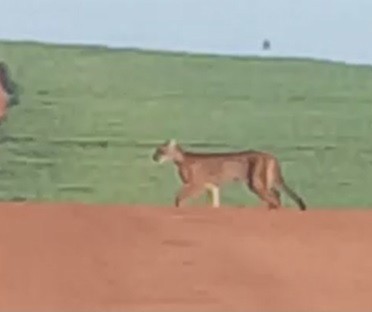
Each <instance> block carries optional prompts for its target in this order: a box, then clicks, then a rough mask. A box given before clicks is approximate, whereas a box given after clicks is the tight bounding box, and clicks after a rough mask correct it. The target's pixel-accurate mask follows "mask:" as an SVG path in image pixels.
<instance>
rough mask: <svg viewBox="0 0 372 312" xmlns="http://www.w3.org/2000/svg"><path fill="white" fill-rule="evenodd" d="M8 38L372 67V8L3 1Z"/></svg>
mask: <svg viewBox="0 0 372 312" xmlns="http://www.w3.org/2000/svg"><path fill="white" fill-rule="evenodd" d="M0 8H1V18H0V38H2V39H17V40H20V39H21V40H37V41H46V42H54V43H89V44H104V45H108V46H115V47H139V48H151V49H161V50H181V51H191V52H207V53H211V52H212V53H228V54H247V55H250V54H260V53H261V51H260V48H261V43H262V40H263V39H264V38H268V39H270V40H271V43H272V50H271V52H270V54H271V55H276V56H307V57H314V58H321V59H331V60H341V61H346V62H350V63H368V64H372V0H0Z"/></svg>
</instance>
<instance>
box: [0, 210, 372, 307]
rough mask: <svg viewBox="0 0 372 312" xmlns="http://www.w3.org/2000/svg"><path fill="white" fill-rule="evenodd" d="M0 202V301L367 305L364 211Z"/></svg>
mask: <svg viewBox="0 0 372 312" xmlns="http://www.w3.org/2000/svg"><path fill="white" fill-rule="evenodd" d="M157 208H158V209H154V208H153V207H124V206H122V207H120V206H110V207H101V206H87V205H75V204H69V205H67V204H59V205H47V204H6V203H3V204H0V311H9V312H11V311H38V312H41V311H48V312H49V311H54V312H55V311H64V312H68V311H74V312H75V311H105V312H107V311H133V312H136V311H151V312H152V311H156V312H157V311H164V312H166V311H172V312H178V311H180V312H181V311H182V312H183V311H187V312H193V311H200V312H208V311H221V312H222V311H224V312H232V311H248V310H250V311H265V312H269V311H288V312H290V311H293V312H301V311H306V312H307V311H312V312H315V311H322V312H323V311H367V310H368V311H372V296H371V294H372V211H368V210H364V211H363V210H313V211H308V212H305V213H301V212H298V211H297V210H295V209H282V210H280V211H276V212H269V211H267V210H265V209H263V208H254V209H253V208H252V209H239V208H221V209H212V208H205V207H195V208H191V207H189V208H182V209H176V208H160V207H157Z"/></svg>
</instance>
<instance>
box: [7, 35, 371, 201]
mask: <svg viewBox="0 0 372 312" xmlns="http://www.w3.org/2000/svg"><path fill="white" fill-rule="evenodd" d="M0 59H1V60H3V61H5V62H7V63H8V65H9V67H10V69H11V72H12V76H13V78H14V80H15V81H16V82H17V83H18V84H19V85H20V87H21V94H20V102H21V103H20V105H18V106H15V107H12V108H11V110H10V114H9V118H8V120H7V122H6V123H5V124H3V125H2V126H1V128H0V136H1V138H2V143H1V145H0V177H1V179H0V198H1V199H2V200H21V199H27V200H33V201H46V200H47V201H80V202H86V203H128V204H142V203H143V204H156V205H160V204H172V202H173V196H174V192H175V191H176V189H177V188H178V187H179V185H180V182H179V181H178V178H177V177H176V175H175V171H174V168H173V167H172V166H171V165H156V164H154V163H153V162H152V160H151V158H150V156H151V153H152V152H153V149H154V147H155V144H157V143H160V142H163V141H164V140H165V139H168V138H176V139H178V140H179V141H180V142H181V143H184V145H186V146H187V147H189V148H192V149H194V150H198V151H220V150H236V149H250V148H252V149H264V150H267V151H270V152H274V153H276V155H277V156H278V157H279V159H280V160H281V161H282V164H283V170H284V174H285V176H286V177H287V181H288V183H289V184H290V185H291V186H292V187H293V188H294V189H296V190H297V191H298V192H299V193H300V194H301V195H303V197H304V198H305V200H306V201H307V202H308V205H309V206H314V207H337V206H340V207H348V206H354V207H355V206H359V207H368V206H369V207H372V192H371V190H370V186H371V185H372V107H371V105H372V93H371V85H372V67H362V66H350V65H345V64H337V63H328V62H320V61H312V60H299V59H298V60H295V59H261V58H253V57H252V58H232V57H216V56H197V55H186V54H174V53H157V52H141V51H134V50H132V51H131V50H109V49H106V48H100V47H77V46H76V47H73V46H71V47H66V46H65V47H63V46H52V45H42V44H34V43H7V42H3V43H0ZM222 200H223V202H224V203H226V204H231V205H253V204H257V203H258V200H257V198H256V197H255V196H254V195H253V194H251V193H249V192H247V191H246V189H245V187H244V186H243V185H239V184H235V185H230V186H228V187H227V188H226V189H225V190H224V191H223V193H222ZM204 201H205V198H201V199H200V200H198V201H197V202H201V203H202V202H204ZM284 203H285V204H287V205H290V206H293V203H292V202H291V201H290V200H289V199H288V198H287V197H285V199H284Z"/></svg>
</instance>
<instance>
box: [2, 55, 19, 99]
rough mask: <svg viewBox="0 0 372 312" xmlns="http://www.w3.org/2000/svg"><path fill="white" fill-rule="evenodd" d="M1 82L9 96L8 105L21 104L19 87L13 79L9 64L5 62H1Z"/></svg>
mask: <svg viewBox="0 0 372 312" xmlns="http://www.w3.org/2000/svg"><path fill="white" fill-rule="evenodd" d="M0 84H1V87H2V89H3V90H4V91H5V93H6V94H7V96H8V103H7V105H8V106H13V105H17V104H19V88H18V85H17V84H16V83H15V82H14V81H13V80H12V78H11V76H10V71H9V68H8V65H7V64H6V63H5V62H0Z"/></svg>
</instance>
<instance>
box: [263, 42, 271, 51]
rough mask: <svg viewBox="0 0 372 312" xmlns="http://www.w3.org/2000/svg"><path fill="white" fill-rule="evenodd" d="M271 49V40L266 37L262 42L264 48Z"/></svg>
mask: <svg viewBox="0 0 372 312" xmlns="http://www.w3.org/2000/svg"><path fill="white" fill-rule="evenodd" d="M270 49H271V42H270V40H268V39H265V40H264V41H263V42H262V50H264V51H267V50H270Z"/></svg>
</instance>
